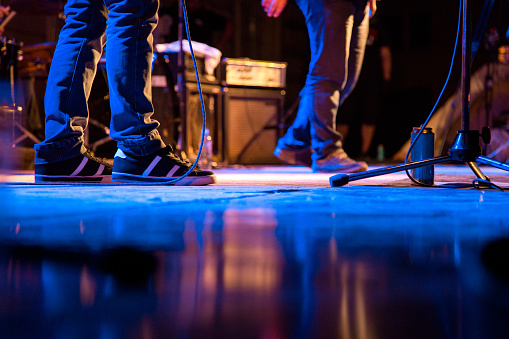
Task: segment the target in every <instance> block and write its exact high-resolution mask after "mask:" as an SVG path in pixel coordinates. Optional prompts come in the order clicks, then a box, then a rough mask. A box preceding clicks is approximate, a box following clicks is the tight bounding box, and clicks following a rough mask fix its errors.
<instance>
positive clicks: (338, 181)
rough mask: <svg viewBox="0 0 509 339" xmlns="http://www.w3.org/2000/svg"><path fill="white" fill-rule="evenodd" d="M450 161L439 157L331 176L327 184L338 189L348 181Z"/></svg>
mask: <svg viewBox="0 0 509 339" xmlns="http://www.w3.org/2000/svg"><path fill="white" fill-rule="evenodd" d="M451 159H452V158H451V156H450V155H444V156H441V157H436V158H431V159H426V160H422V161H417V162H412V163H410V164H402V165H396V166H389V167H384V168H379V169H376V170H371V171H365V172H360V173H354V174H343V173H341V174H336V175H333V176H332V177H330V178H329V182H330V185H331V186H332V187H339V186H343V185H346V184H347V183H349V182H350V181H354V180H359V179H366V178H371V177H376V176H379V175H384V174H389V173H395V172H399V171H405V170H409V169H412V168H418V167H424V166H428V165H434V164H439V163H443V162H447V161H451Z"/></svg>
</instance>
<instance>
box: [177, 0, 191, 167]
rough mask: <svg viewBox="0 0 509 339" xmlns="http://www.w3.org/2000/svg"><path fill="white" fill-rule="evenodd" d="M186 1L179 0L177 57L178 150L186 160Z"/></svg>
mask: <svg viewBox="0 0 509 339" xmlns="http://www.w3.org/2000/svg"><path fill="white" fill-rule="evenodd" d="M183 2H184V0H179V9H178V11H179V13H178V41H179V47H180V48H179V51H178V56H177V87H178V92H179V96H178V98H179V115H180V127H179V138H178V148H179V150H180V152H181V156H182V157H183V158H184V159H185V158H187V154H185V152H186V151H187V149H188V142H187V87H186V80H185V71H186V65H185V52H184V48H183V42H182V40H183V36H184V30H185V28H184V25H185V23H184V3H183Z"/></svg>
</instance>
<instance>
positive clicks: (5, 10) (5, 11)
mask: <svg viewBox="0 0 509 339" xmlns="http://www.w3.org/2000/svg"><path fill="white" fill-rule="evenodd" d="M10 10H11V8H10V7H9V6H7V7H4V6H0V18H5V17H6V16H7V15H9V11H10Z"/></svg>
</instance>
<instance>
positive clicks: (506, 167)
mask: <svg viewBox="0 0 509 339" xmlns="http://www.w3.org/2000/svg"><path fill="white" fill-rule="evenodd" d="M475 161H476V162H479V163H481V164H485V165H490V166H492V167H496V168H500V169H501V170H504V171H509V164H504V163H502V162H500V161H496V160H493V159H490V158H486V157H483V156H479V157H477V159H476V160H475Z"/></svg>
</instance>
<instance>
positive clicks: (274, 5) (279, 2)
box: [262, 0, 288, 18]
mask: <svg viewBox="0 0 509 339" xmlns="http://www.w3.org/2000/svg"><path fill="white" fill-rule="evenodd" d="M287 2H288V0H262V7H263V10H264V11H265V13H267V16H268V17H269V18H277V17H278V16H279V15H280V14H281V12H283V10H284V9H285V7H286V3H287Z"/></svg>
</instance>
